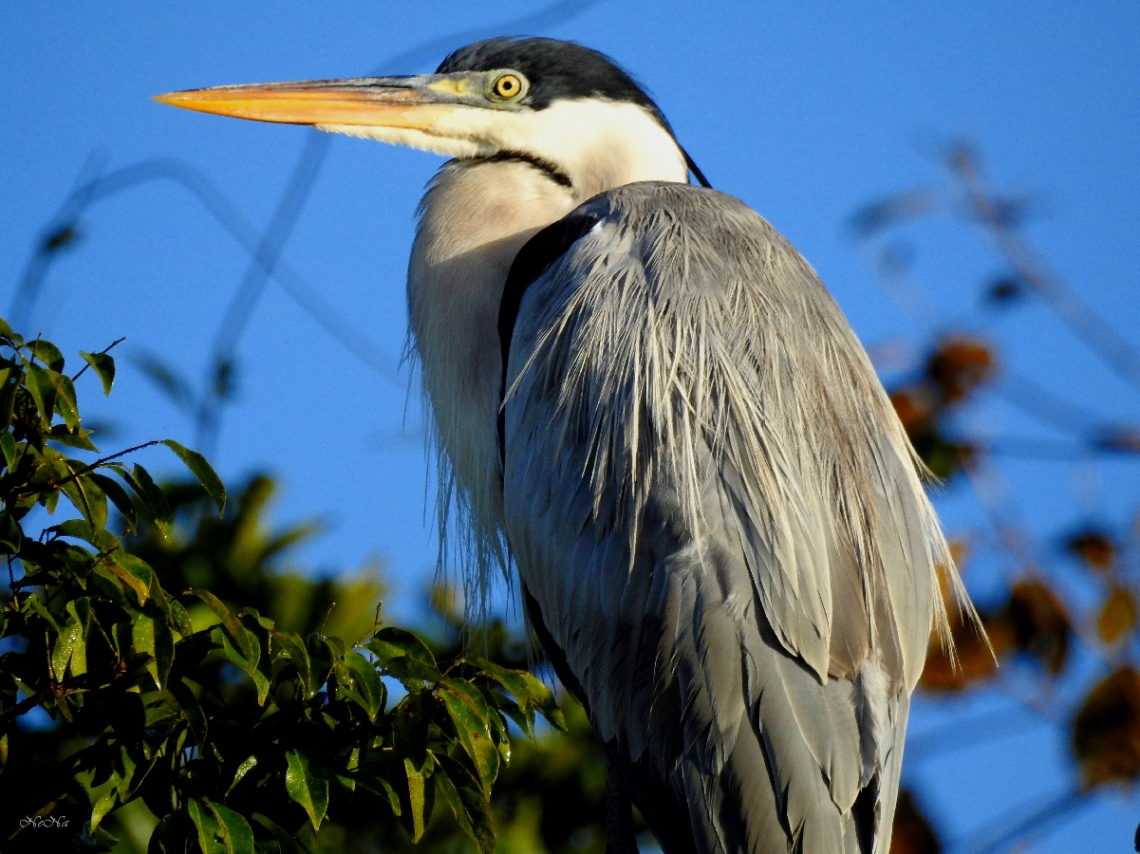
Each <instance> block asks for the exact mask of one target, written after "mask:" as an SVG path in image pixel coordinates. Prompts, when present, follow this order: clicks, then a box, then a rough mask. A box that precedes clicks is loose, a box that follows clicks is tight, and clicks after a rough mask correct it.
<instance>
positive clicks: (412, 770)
mask: <svg viewBox="0 0 1140 854" xmlns="http://www.w3.org/2000/svg"><path fill="white" fill-rule="evenodd" d="M404 772H405V774H406V775H407V778H408V803H409V805H410V810H409V817H410V818H411V820H412V842H419V841H420V839H421V838H422V837H423V835H424V773H423V771H422V770H420V769H419V768H418V767H417V766H416V764H415V763H414V762H412V760H411V759H407V758H406V759H404Z"/></svg>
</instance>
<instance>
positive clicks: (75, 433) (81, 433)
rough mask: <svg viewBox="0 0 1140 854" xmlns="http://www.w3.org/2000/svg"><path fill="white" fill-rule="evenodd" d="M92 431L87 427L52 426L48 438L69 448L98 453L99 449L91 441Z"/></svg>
mask: <svg viewBox="0 0 1140 854" xmlns="http://www.w3.org/2000/svg"><path fill="white" fill-rule="evenodd" d="M91 432H92V431H90V430H88V429H86V428H85V427H77V428H75V429H71V428H69V427H68V426H67V425H66V424H53V425H51V432H50V433H49V434H48V436H47V438H48V439H50V440H51V441H53V442H56V443H58V444H60V445H66V446H67V447H69V448H81V449H82V450H84V451H98V450H99V447H98V446H97V445H96V444H95V443H94V442H92V441H91V439H90V438H89V437H90V436H91Z"/></svg>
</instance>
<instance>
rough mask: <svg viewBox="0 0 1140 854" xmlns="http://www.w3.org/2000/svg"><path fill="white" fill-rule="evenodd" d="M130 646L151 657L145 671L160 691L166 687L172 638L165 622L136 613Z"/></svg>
mask: <svg viewBox="0 0 1140 854" xmlns="http://www.w3.org/2000/svg"><path fill="white" fill-rule="evenodd" d="M131 644H132V645H133V646H134V648H135V649H137V650H138V651H139V652H145V653H147V654H148V655H150V656H151V660H150V661H148V662H147V665H146V669H147V672H148V673H150V675H151V677H152V678H153V679H154V684H155V686H156V687H157V688H158V689H159V690H160V691H161V690H162V689H163V688H164V687H165V686H166V680H167V678H168V677H169V676H170V667H171V665H172V664H173V662H174V636H173V635H172V634H171V633H170V626H169V625H167V622H166V620H163V619H158V620H156V619H155V618H154V616H153V615H151V614H149V613H147V612H145V611H137V612H135V614H134V616H133V617H132V620H131Z"/></svg>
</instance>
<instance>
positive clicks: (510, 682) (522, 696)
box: [467, 657, 528, 702]
mask: <svg viewBox="0 0 1140 854" xmlns="http://www.w3.org/2000/svg"><path fill="white" fill-rule="evenodd" d="M467 663H468V664H470V665H471V666H472V667H474V668H475V669H476V670H480V671H482V672H483V673H485V674H486V675H487V676H490V677H491V678H492V679H494V680H495V681H496V682H498V683H499V684H500V685H502V686H503V687H504V688H506V689H507V690H508V691H510V692H511V694H512V695H514V698H515V700H517V701H519V702H525V701H526V698H527V696H528V693H527V687H526V680H525V679H524V678H523V677H522V674H521V672H520V671H518V670H509V669H508V668H506V667H503V666H501V665H499V664H495V662H493V661H488V660H487V659H485V658H477V657H471V658H468V659H467Z"/></svg>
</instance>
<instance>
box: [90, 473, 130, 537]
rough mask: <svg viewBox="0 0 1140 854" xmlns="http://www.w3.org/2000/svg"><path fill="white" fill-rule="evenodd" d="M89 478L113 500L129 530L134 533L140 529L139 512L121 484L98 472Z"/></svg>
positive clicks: (91, 474)
mask: <svg viewBox="0 0 1140 854" xmlns="http://www.w3.org/2000/svg"><path fill="white" fill-rule="evenodd" d="M87 476H88V477H90V478H91V480H93V481H94V482H95V483H96V484H98V486H99V488H100V489H101V490H103V494H104V495H106V496H107V497H108V498H110V499H111V503H112V504H114V505H115V508H116V509H117V510H118V511H119V513H120V515H121V516H122V517H123V521H124V522H125V523H126V525H127V530H129V531H131V532H134V531H136V530H137V528H138V524H139V519H138V512H137V511H136V510H135V505H134V502H133V501H131V497H130V496H129V495H127V491H126V490H125V489H123V487H121V486H120V485H119V482H118V481H117V480H115V479H114V478H110V477H107V475H105V474H99V473H98V472H91V473H90V474H89V475H87Z"/></svg>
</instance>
